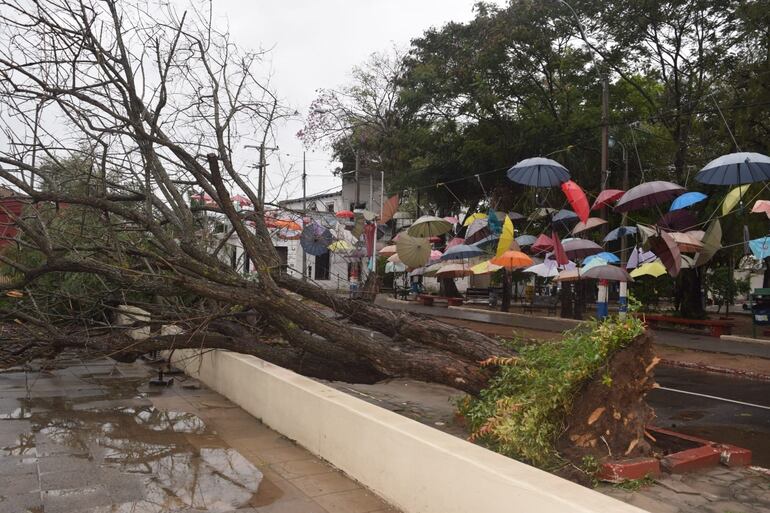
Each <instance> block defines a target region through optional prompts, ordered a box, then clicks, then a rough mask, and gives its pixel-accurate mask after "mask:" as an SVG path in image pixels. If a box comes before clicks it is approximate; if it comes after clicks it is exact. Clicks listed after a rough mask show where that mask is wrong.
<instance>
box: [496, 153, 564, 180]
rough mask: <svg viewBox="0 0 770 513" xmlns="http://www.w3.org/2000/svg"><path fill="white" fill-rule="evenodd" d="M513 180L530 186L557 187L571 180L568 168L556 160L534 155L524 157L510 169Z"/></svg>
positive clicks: (509, 172) (510, 177)
mask: <svg viewBox="0 0 770 513" xmlns="http://www.w3.org/2000/svg"><path fill="white" fill-rule="evenodd" d="M507 174H508V178H509V179H510V180H511V181H512V182H516V183H520V184H522V185H529V186H530V187H556V186H558V185H561V184H562V183H564V182H566V181H567V180H569V171H567V168H565V167H564V166H562V165H561V164H559V163H558V162H556V161H555V160H551V159H547V158H543V157H534V158H530V159H524V160H522V161H521V162H519V163H517V164H516V165H515V166H513V167H512V168H511V169H509V170H508V173H507Z"/></svg>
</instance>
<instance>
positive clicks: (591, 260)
mask: <svg viewBox="0 0 770 513" xmlns="http://www.w3.org/2000/svg"><path fill="white" fill-rule="evenodd" d="M600 265H609V262H607V261H606V260H605V259H603V258H596V255H594V256H590V257H588V258H586V259H585V260H584V261H583V267H581V269H582V270H583V271H587V270H588V269H593V268H594V267H596V266H600Z"/></svg>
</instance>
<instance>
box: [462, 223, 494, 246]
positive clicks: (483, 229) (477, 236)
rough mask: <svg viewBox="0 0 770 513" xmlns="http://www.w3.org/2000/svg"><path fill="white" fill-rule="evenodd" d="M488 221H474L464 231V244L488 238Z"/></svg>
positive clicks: (489, 232)
mask: <svg viewBox="0 0 770 513" xmlns="http://www.w3.org/2000/svg"><path fill="white" fill-rule="evenodd" d="M487 223H488V221H487V220H486V219H476V220H475V221H473V222H472V223H471V225H470V226H469V227H468V228H467V229H466V230H465V243H466V244H473V243H474V242H478V241H480V240H481V239H483V238H485V237H488V236H489V235H491V234H492V232H491V231H490V230H489V227H488V226H487Z"/></svg>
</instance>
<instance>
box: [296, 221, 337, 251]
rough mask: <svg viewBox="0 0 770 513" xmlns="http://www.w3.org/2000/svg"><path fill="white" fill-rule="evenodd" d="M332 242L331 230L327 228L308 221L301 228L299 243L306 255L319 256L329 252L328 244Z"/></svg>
mask: <svg viewBox="0 0 770 513" xmlns="http://www.w3.org/2000/svg"><path fill="white" fill-rule="evenodd" d="M332 242H334V238H333V237H332V232H330V231H329V230H328V229H327V228H324V227H323V226H321V225H319V224H316V223H310V224H308V225H307V226H305V228H304V229H303V230H302V234H301V235H300V239H299V244H300V246H302V249H304V250H305V253H307V254H308V255H313V256H319V255H323V254H324V253H328V252H329V244H331V243H332Z"/></svg>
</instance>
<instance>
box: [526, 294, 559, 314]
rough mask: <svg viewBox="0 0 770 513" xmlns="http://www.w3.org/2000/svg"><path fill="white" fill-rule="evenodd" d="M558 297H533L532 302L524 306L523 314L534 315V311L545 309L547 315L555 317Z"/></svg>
mask: <svg viewBox="0 0 770 513" xmlns="http://www.w3.org/2000/svg"><path fill="white" fill-rule="evenodd" d="M558 305H559V296H535V297H533V298H532V301H531V302H529V303H525V304H524V312H525V313H526V312H530V313H535V310H541V309H545V310H546V311H547V313H548V314H552V315H556V308H557V307H558Z"/></svg>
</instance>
